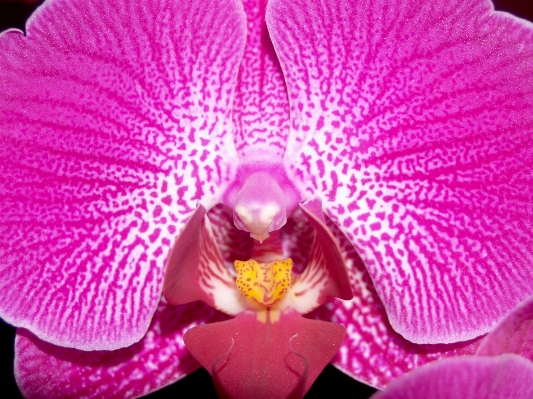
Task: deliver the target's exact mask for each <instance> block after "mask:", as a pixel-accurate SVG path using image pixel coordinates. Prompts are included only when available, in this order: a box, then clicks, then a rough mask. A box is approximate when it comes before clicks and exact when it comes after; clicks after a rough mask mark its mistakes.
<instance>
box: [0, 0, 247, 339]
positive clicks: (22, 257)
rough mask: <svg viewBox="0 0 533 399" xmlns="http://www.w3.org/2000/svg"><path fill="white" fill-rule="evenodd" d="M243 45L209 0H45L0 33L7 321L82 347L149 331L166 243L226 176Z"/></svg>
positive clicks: (0, 276)
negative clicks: (21, 27)
mask: <svg viewBox="0 0 533 399" xmlns="http://www.w3.org/2000/svg"><path fill="white" fill-rule="evenodd" d="M244 38H245V26H244V14H243V11H242V6H241V5H240V3H239V2H237V1H227V2H222V3H221V2H218V1H213V0H191V1H166V0H165V1H157V2H156V1H142V2H139V1H120V2H116V1H105V0H94V1H90V0H73V1H66V0H57V1H50V2H47V3H46V4H45V5H43V6H42V7H40V8H39V9H38V11H37V12H36V13H35V14H34V15H33V16H32V17H31V18H30V20H29V22H28V26H27V37H24V36H23V35H22V33H21V32H18V31H13V30H12V31H9V32H7V33H4V34H3V35H2V36H1V37H0V86H1V87H2V88H3V89H2V90H0V120H1V121H2V131H1V132H0V142H1V143H2V145H1V146H0V160H1V162H0V203H1V207H0V215H1V216H0V219H1V222H0V237H1V238H0V259H2V260H1V264H0V314H1V316H2V317H3V318H4V319H5V320H6V321H7V322H9V323H12V324H14V325H17V326H20V327H24V328H27V329H29V330H31V331H32V332H33V333H35V334H36V335H37V336H39V337H40V338H41V339H44V340H46V341H49V342H52V343H55V344H60V345H63V346H69V347H76V348H79V349H115V348H118V347H123V346H127V345H131V344H132V343H134V342H136V341H138V340H139V339H140V338H141V337H142V336H143V335H144V333H145V332H146V329H147V328H148V325H149V322H150V320H151V318H152V315H153V312H154V311H155V309H156V307H157V303H158V302H159V298H160V294H161V286H162V284H161V283H162V277H163V273H162V272H163V267H164V264H165V258H166V256H167V254H168V251H169V248H170V245H171V242H172V240H173V238H174V237H175V235H176V233H177V231H179V229H180V227H181V226H182V224H183V223H184V221H185V220H186V218H187V217H188V214H189V213H190V211H192V209H193V208H194V204H195V202H196V200H199V199H204V198H209V197H212V196H213V195H216V194H217V192H216V190H217V187H218V186H219V184H221V183H222V182H224V181H225V180H227V179H228V178H229V175H228V173H230V172H231V168H230V167H229V166H228V165H226V164H225V162H226V161H228V162H230V161H231V159H230V158H231V156H232V151H233V152H234V151H235V150H234V148H233V147H232V146H233V143H232V137H231V135H230V134H229V123H230V112H231V111H230V108H231V107H230V103H231V98H232V90H233V87H234V84H235V79H236V74H237V68H238V63H239V60H240V56H241V54H242V50H243V46H244ZM232 148H233V150H231V149H232Z"/></svg>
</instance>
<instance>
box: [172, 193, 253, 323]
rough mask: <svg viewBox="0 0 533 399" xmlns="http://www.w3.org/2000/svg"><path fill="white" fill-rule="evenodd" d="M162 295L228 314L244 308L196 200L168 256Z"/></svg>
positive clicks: (241, 298)
mask: <svg viewBox="0 0 533 399" xmlns="http://www.w3.org/2000/svg"><path fill="white" fill-rule="evenodd" d="M163 295H164V296H165V299H166V301H167V302H168V303H170V304H171V305H181V304H185V303H189V302H192V301H198V300H201V301H203V302H205V303H206V304H208V305H210V306H212V307H214V308H216V309H218V310H221V311H223V312H224V313H227V314H230V315H236V314H239V313H240V312H242V311H243V310H245V309H246V308H247V306H246V299H245V298H244V297H243V296H242V294H241V293H240V291H239V289H238V288H237V285H236V284H235V278H234V277H233V276H232V275H231V274H230V273H229V271H228V269H227V268H226V266H225V264H224V259H223V258H222V254H221V253H220V250H219V249H218V245H217V242H216V240H215V237H214V233H213V229H212V227H211V223H210V221H209V218H208V217H207V216H206V209H205V208H204V206H203V205H202V204H200V203H199V204H198V206H197V208H196V210H195V211H194V213H193V214H192V215H191V217H190V219H189V221H188V222H187V224H186V225H185V227H184V228H183V230H182V231H181V233H180V235H179V236H178V238H177V239H176V242H175V243H174V246H173V247H172V251H171V252H170V256H169V258H168V263H167V268H166V271H165V280H164V285H163Z"/></svg>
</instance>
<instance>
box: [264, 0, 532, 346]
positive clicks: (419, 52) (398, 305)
mask: <svg viewBox="0 0 533 399" xmlns="http://www.w3.org/2000/svg"><path fill="white" fill-rule="evenodd" d="M267 25H268V27H269V31H270V33H271V37H272V41H273V43H274V48H275V49H276V52H277V54H278V57H279V59H280V62H281V65H282V68H283V71H284V74H285V78H286V82H287V86H288V91H289V103H290V105H291V109H290V112H291V131H290V135H289V139H288V145H287V153H286V155H285V157H286V159H290V165H289V166H290V171H289V175H292V176H293V177H294V179H295V181H296V180H301V184H302V186H305V189H306V190H307V192H309V194H314V195H319V196H320V197H322V199H323V200H324V201H325V203H324V205H325V207H326V210H327V213H328V214H329V215H330V216H331V217H332V219H333V220H334V222H335V223H336V224H337V225H338V226H340V228H341V229H342V231H343V232H344V233H345V234H346V236H347V237H348V239H349V240H350V241H351V242H352V243H353V245H354V246H355V248H356V249H357V251H358V252H359V253H360V255H361V257H362V259H363V261H364V262H365V264H366V267H367V269H368V271H369V274H370V276H371V278H372V281H373V282H374V284H375V286H376V291H377V293H378V295H379V297H380V298H381V300H382V302H383V303H384V306H385V309H386V311H387V315H388V318H389V320H390V323H391V325H392V327H393V328H394V329H395V330H396V331H397V332H399V333H400V334H402V335H403V336H404V337H405V338H407V339H408V340H410V341H412V342H417V343H431V344H433V343H447V342H448V343H449V342H456V341H463V340H468V339H472V338H474V337H476V336H479V335H481V334H483V333H486V332H487V331H489V330H490V329H491V328H492V327H493V326H494V325H495V323H496V322H497V321H498V320H499V319H501V318H502V317H503V315H504V314H505V313H506V312H508V311H509V310H510V309H512V308H513V307H514V306H516V305H517V304H518V303H519V302H520V301H522V300H523V299H525V298H526V297H527V296H529V295H531V294H532V293H533V268H532V267H531V259H533V235H532V234H531V228H532V226H533V174H532V173H531V165H533V145H532V143H533V140H532V130H533V128H532V126H533V25H532V24H531V23H529V22H527V21H523V20H520V19H518V18H516V17H513V16H511V15H509V14H504V13H501V12H494V10H493V8H492V4H491V3H490V2H489V1H484V0H466V1H465V0H454V1H449V0H446V1H444V0H437V1H423V0H400V1H386V0H377V1H376V0H361V1H343V0H319V1H318V0H317V1H313V2H298V1H291V0H272V1H271V2H270V3H269V8H268V9H267Z"/></svg>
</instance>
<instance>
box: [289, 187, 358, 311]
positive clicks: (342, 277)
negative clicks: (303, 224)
mask: <svg viewBox="0 0 533 399" xmlns="http://www.w3.org/2000/svg"><path fill="white" fill-rule="evenodd" d="M300 208H301V210H302V211H303V213H304V215H305V216H306V217H307V219H308V221H309V223H310V224H311V225H312V226H313V228H314V229H315V237H314V239H313V244H312V249H311V256H310V259H309V264H308V265H307V267H306V268H305V269H304V271H303V272H302V274H300V275H299V276H297V277H296V279H295V281H294V282H293V283H292V284H291V288H290V291H289V292H290V295H288V296H290V298H291V300H292V307H293V308H294V309H296V310H297V311H298V312H300V313H302V314H305V313H308V312H310V311H312V310H313V309H315V308H317V307H318V306H320V305H321V304H323V303H324V302H325V301H326V300H327V299H328V298H331V297H336V298H341V299H352V298H353V291H352V288H351V286H350V281H349V277H348V271H347V270H346V265H345V264H344V259H343V256H342V253H341V249H340V247H339V245H338V244H337V241H336V240H335V238H334V237H333V235H332V234H331V232H330V231H329V230H328V228H327V227H326V221H325V219H324V214H323V213H322V201H321V200H320V198H318V197H314V198H311V199H309V200H307V201H306V202H304V203H302V204H301V205H300Z"/></svg>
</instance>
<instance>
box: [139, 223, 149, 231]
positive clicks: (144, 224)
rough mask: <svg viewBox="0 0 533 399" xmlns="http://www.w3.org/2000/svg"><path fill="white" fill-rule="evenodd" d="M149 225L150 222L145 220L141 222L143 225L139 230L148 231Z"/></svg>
mask: <svg viewBox="0 0 533 399" xmlns="http://www.w3.org/2000/svg"><path fill="white" fill-rule="evenodd" d="M148 227H150V223H148V222H147V221H145V220H143V221H142V222H141V227H140V228H139V231H140V232H141V233H144V232H146V231H147V230H148Z"/></svg>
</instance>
